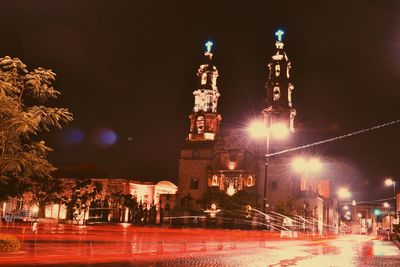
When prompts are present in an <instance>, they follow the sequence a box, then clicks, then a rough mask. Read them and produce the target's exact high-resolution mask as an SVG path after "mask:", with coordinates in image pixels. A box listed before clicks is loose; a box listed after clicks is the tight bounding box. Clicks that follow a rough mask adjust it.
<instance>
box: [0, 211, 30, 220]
mask: <svg viewBox="0 0 400 267" xmlns="http://www.w3.org/2000/svg"><path fill="white" fill-rule="evenodd" d="M3 219H4V220H5V221H6V222H33V221H35V220H36V218H35V217H34V216H33V214H32V212H31V211H29V210H15V211H12V212H9V213H6V214H5V215H4V216H3Z"/></svg>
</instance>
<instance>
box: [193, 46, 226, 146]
mask: <svg viewBox="0 0 400 267" xmlns="http://www.w3.org/2000/svg"><path fill="white" fill-rule="evenodd" d="M212 45H213V43H212V42H211V41H208V42H207V43H206V44H205V46H206V51H205V53H204V56H205V62H204V64H202V65H200V67H199V69H198V71H197V76H198V79H199V87H198V88H197V89H196V90H195V91H194V92H193V95H194V107H193V110H192V113H191V114H190V115H189V119H190V130H189V135H188V141H190V142H198V141H213V140H216V139H217V138H218V134H219V123H220V121H221V119H222V118H221V115H219V114H218V112H217V105H218V98H219V96H220V93H219V92H218V87H217V78H218V70H217V68H216V67H215V66H214V64H213V62H212V57H213V54H212V53H211V48H212Z"/></svg>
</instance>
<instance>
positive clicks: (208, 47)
mask: <svg viewBox="0 0 400 267" xmlns="http://www.w3.org/2000/svg"><path fill="white" fill-rule="evenodd" d="M213 45H214V43H213V42H211V41H208V42H207V43H206V44H205V46H206V48H207V52H208V53H211V48H212V46H213Z"/></svg>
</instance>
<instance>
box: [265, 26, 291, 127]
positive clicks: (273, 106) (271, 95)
mask: <svg viewBox="0 0 400 267" xmlns="http://www.w3.org/2000/svg"><path fill="white" fill-rule="evenodd" d="M283 34H284V32H283V31H282V30H278V31H277V32H276V33H275V35H276V36H277V41H276V43H275V46H276V53H275V54H274V55H273V56H272V57H271V61H270V63H269V64H268V68H269V75H268V80H267V83H266V85H265V87H266V89H267V101H266V102H267V107H266V108H265V109H264V110H263V117H264V122H265V123H266V125H267V126H268V127H273V126H274V125H277V124H280V125H282V124H284V125H285V127H286V128H287V129H289V130H290V131H291V132H292V133H293V132H294V117H295V116H296V110H295V109H294V108H293V107H292V91H293V89H294V86H293V84H292V83H291V82H290V68H291V63H290V61H289V58H288V57H287V55H286V53H285V51H284V50H283V46H284V44H283V42H282V37H283Z"/></svg>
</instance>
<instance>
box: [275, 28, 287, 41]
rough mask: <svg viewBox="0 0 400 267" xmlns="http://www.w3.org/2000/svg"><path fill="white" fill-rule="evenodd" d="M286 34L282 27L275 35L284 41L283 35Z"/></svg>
mask: <svg viewBox="0 0 400 267" xmlns="http://www.w3.org/2000/svg"><path fill="white" fill-rule="evenodd" d="M284 34H285V32H284V31H282V30H281V29H279V30H277V31H276V32H275V36H276V37H278V41H279V42H282V36H283V35H284Z"/></svg>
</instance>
